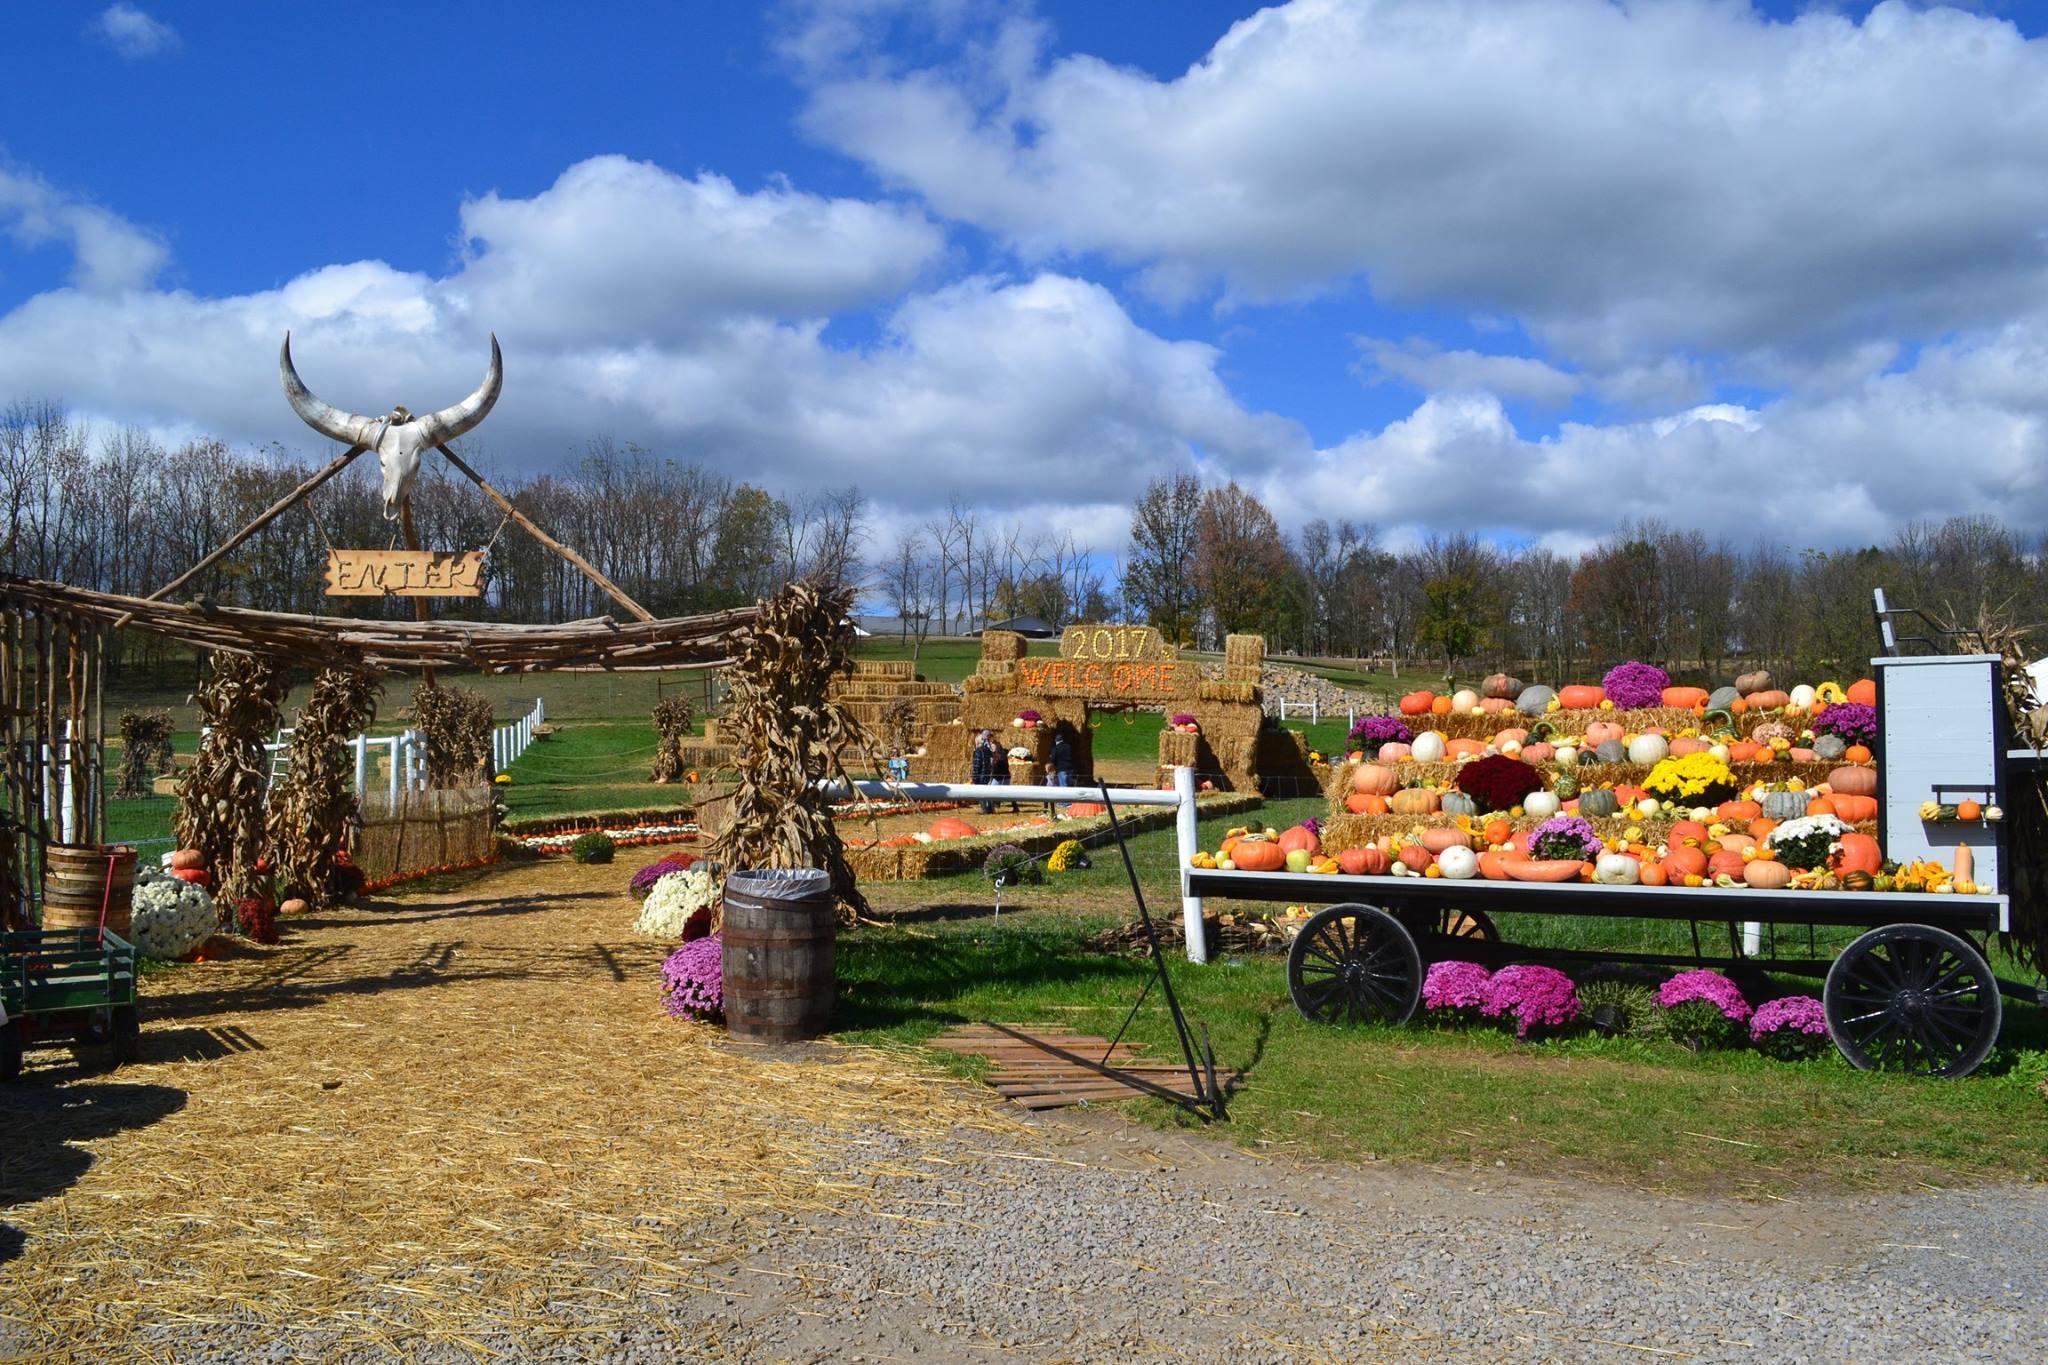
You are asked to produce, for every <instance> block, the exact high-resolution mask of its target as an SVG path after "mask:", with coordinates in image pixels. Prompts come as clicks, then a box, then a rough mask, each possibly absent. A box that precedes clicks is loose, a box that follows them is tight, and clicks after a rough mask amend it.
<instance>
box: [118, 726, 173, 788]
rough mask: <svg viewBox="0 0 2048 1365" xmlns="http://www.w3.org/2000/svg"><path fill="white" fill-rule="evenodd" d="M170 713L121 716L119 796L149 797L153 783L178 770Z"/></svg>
mask: <svg viewBox="0 0 2048 1365" xmlns="http://www.w3.org/2000/svg"><path fill="white" fill-rule="evenodd" d="M173 733H175V728H174V727H173V725H172V723H171V713H170V712H168V711H164V710H152V711H123V712H122V713H121V784H120V785H119V786H118V787H116V788H115V789H114V795H116V796H148V795H149V794H150V781H151V779H153V778H156V777H159V776H161V775H162V774H164V773H168V772H171V771H173V770H174V769H175V767H176V763H177V760H176V759H175V758H173V757H172V754H171V735H172V734H173Z"/></svg>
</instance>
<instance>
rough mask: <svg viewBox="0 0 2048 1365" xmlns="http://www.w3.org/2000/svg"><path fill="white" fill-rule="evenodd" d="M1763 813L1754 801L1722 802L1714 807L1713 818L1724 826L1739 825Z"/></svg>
mask: <svg viewBox="0 0 2048 1365" xmlns="http://www.w3.org/2000/svg"><path fill="white" fill-rule="evenodd" d="M1763 813H1764V808H1763V807H1762V806H1760V805H1758V804H1757V803H1756V802H1754V801H1723V802H1722V803H1721V804H1720V805H1718V806H1716V807H1714V818H1715V819H1716V820H1719V821H1720V822H1721V823H1722V824H1724V825H1739V824H1741V823H1742V822H1743V821H1745V820H1754V819H1756V818H1757V816H1759V815H1762V814H1763Z"/></svg>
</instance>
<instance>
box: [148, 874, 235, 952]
mask: <svg viewBox="0 0 2048 1365" xmlns="http://www.w3.org/2000/svg"><path fill="white" fill-rule="evenodd" d="M134 904H135V910H134V915H133V917H132V920H131V927H130V930H129V933H130V937H131V940H132V941H133V943H134V944H135V948H136V951H137V952H139V953H141V954H142V955H143V956H144V957H153V958H156V959H157V960H158V961H161V962H174V961H176V960H177V959H179V958H181V957H184V956H185V955H186V954H187V953H190V952H191V951H192V950H193V949H194V948H197V947H198V946H199V945H200V944H202V943H204V942H205V941H206V936H207V935H208V934H211V933H212V932H213V931H214V929H215V928H217V927H218V925H219V920H218V919H217V917H216V915H215V912H214V908H213V897H212V896H211V895H209V894H208V893H207V890H206V888H205V887H203V886H194V885H193V884H192V883H191V882H184V881H179V880H178V879H177V878H176V877H166V876H163V875H161V874H156V875H150V874H148V873H145V874H144V876H143V880H142V881H140V882H139V883H138V884H137V886H136V888H135V902H134Z"/></svg>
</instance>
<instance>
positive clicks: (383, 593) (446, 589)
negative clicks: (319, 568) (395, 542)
mask: <svg viewBox="0 0 2048 1365" xmlns="http://www.w3.org/2000/svg"><path fill="white" fill-rule="evenodd" d="M483 591H484V552H483V551H482V550H470V551H468V552H467V553H464V554H455V553H453V552H447V553H444V552H441V551H436V550H329V551H328V552H327V595H328V596H329V597H481V596H483Z"/></svg>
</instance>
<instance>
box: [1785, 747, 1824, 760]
mask: <svg viewBox="0 0 2048 1365" xmlns="http://www.w3.org/2000/svg"><path fill="white" fill-rule="evenodd" d="M1791 759H1792V761H1793V762H1794V763H1818V762H1819V761H1820V755H1819V754H1817V753H1815V752H1814V751H1813V750H1811V749H1794V750H1792V752H1791Z"/></svg>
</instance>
